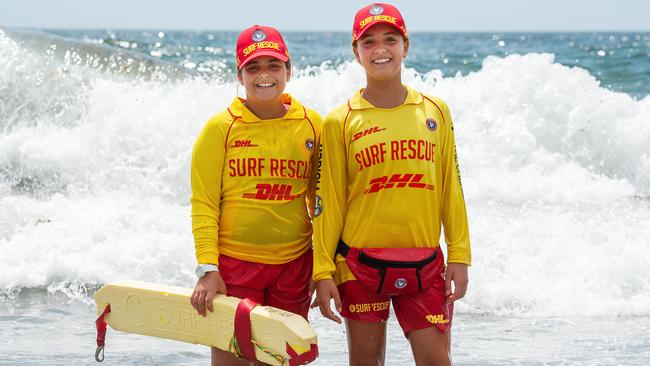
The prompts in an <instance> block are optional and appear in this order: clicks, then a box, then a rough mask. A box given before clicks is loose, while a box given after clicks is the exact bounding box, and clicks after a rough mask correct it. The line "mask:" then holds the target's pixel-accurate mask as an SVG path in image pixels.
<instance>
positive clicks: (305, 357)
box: [286, 343, 318, 366]
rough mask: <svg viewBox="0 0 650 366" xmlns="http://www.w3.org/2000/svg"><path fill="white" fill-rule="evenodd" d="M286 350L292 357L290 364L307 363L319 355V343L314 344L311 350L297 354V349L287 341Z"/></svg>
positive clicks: (291, 365) (295, 365)
mask: <svg viewBox="0 0 650 366" xmlns="http://www.w3.org/2000/svg"><path fill="white" fill-rule="evenodd" d="M286 351H287V354H288V355H289V357H290V358H289V366H298V365H306V364H308V363H310V362H312V361H313V360H315V359H316V357H318V345H316V344H312V345H311V347H310V349H309V351H307V352H305V353H301V354H297V353H296V351H294V350H293V348H291V346H290V345H289V343H287V348H286Z"/></svg>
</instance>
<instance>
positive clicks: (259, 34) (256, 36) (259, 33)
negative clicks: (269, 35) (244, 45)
mask: <svg viewBox="0 0 650 366" xmlns="http://www.w3.org/2000/svg"><path fill="white" fill-rule="evenodd" d="M251 38H252V39H253V42H262V41H263V40H265V39H266V33H264V31H263V30H261V29H258V30H256V31H255V32H254V33H253V35H252V36H251Z"/></svg>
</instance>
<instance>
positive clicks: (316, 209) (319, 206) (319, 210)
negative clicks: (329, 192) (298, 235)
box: [314, 195, 323, 217]
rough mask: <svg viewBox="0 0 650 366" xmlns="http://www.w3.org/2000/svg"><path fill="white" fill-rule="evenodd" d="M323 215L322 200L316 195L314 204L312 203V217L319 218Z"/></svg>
mask: <svg viewBox="0 0 650 366" xmlns="http://www.w3.org/2000/svg"><path fill="white" fill-rule="evenodd" d="M322 213H323V200H322V199H321V198H320V196H319V195H316V202H314V217H316V216H320V214H322Z"/></svg>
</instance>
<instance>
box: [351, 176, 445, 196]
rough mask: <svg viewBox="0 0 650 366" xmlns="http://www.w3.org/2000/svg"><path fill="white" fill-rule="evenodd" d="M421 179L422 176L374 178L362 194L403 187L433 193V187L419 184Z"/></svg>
mask: <svg viewBox="0 0 650 366" xmlns="http://www.w3.org/2000/svg"><path fill="white" fill-rule="evenodd" d="M423 177H424V174H393V175H391V176H390V178H389V177H388V176H386V175H385V176H383V177H378V178H374V179H372V180H371V181H370V187H368V188H367V189H366V190H365V191H363V194H370V193H376V192H379V191H381V190H382V189H390V188H404V187H408V188H422V189H427V190H430V191H433V185H431V184H427V183H421V182H420V181H421V180H422V178H423Z"/></svg>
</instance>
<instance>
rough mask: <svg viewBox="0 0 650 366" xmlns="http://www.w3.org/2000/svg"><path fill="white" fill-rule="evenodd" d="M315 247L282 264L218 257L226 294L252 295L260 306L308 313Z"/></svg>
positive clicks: (240, 296) (242, 297)
mask: <svg viewBox="0 0 650 366" xmlns="http://www.w3.org/2000/svg"><path fill="white" fill-rule="evenodd" d="M312 261H313V258H312V250H311V249H309V250H308V251H307V252H306V253H305V254H303V255H301V256H300V257H298V258H296V259H294V260H292V261H291V262H287V263H283V264H264V263H256V262H248V261H244V260H241V259H237V258H233V257H229V256H226V255H220V256H219V272H220V274H221V277H222V278H223V281H224V282H225V283H226V288H227V295H228V296H235V297H239V298H241V299H244V298H250V299H252V300H253V301H255V302H257V303H258V304H260V305H266V306H273V307H276V308H279V309H282V310H286V311H290V312H292V313H295V314H298V315H301V316H302V317H303V318H305V319H307V313H308V312H309V301H310V296H309V281H310V279H311V272H312Z"/></svg>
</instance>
